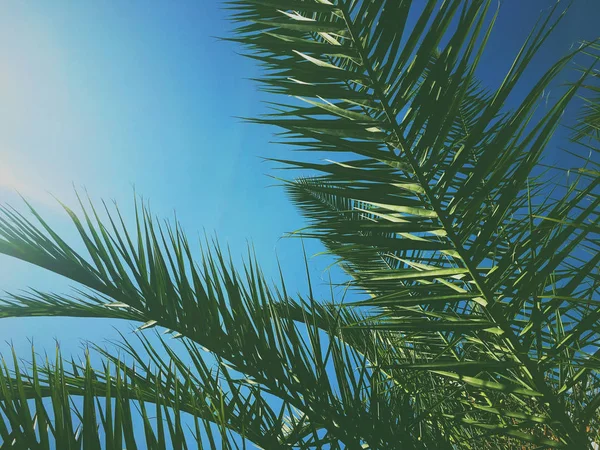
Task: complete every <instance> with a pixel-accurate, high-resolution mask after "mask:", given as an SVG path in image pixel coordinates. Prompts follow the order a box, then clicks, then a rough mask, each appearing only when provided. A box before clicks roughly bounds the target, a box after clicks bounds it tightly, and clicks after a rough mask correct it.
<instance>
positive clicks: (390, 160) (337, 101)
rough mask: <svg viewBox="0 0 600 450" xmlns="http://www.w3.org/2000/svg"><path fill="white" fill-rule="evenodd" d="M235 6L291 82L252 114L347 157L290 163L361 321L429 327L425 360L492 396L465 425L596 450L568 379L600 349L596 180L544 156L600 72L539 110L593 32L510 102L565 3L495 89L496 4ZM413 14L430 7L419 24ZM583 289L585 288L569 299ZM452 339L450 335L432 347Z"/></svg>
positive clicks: (588, 48)
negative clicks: (483, 71)
mask: <svg viewBox="0 0 600 450" xmlns="http://www.w3.org/2000/svg"><path fill="white" fill-rule="evenodd" d="M230 4H231V8H232V10H233V13H232V17H233V20H234V21H235V22H237V23H239V25H238V28H237V30H236V33H237V35H236V36H235V37H234V38H233V39H232V40H234V41H238V42H241V43H242V44H243V45H244V46H245V47H246V48H247V49H248V55H249V56H250V57H252V58H254V59H256V60H258V61H259V62H260V63H261V64H262V65H263V66H264V67H265V69H266V74H265V76H263V77H262V78H261V79H259V80H258V81H259V82H260V83H261V84H262V85H263V87H264V90H265V91H267V92H270V93H274V94H285V95H287V96H288V97H287V99H288V100H287V101H280V102H278V103H277V104H276V105H275V111H274V113H273V114H270V115H268V116H266V117H264V118H260V119H252V121H254V122H258V123H261V124H268V125H275V126H278V127H280V128H282V129H283V130H284V131H283V132H282V133H281V134H280V136H281V138H282V140H283V142H285V143H287V144H290V145H293V146H294V147H297V148H298V147H299V148H300V149H303V150H308V151H325V152H336V154H338V155H340V157H339V158H336V159H337V161H327V162H326V163H324V164H317V163H313V162H310V163H306V162H297V161H289V160H285V159H282V160H281V161H282V162H284V163H286V164H290V165H291V166H293V167H297V168H302V169H309V170H312V171H317V176H316V177H314V178H312V179H311V180H307V179H302V180H300V181H297V182H295V183H291V184H289V185H288V186H289V187H288V190H289V192H290V193H291V195H292V199H293V200H294V201H295V202H296V203H297V204H298V205H299V206H300V208H301V209H302V210H303V212H304V213H305V214H306V215H307V216H308V217H309V219H311V220H312V228H311V229H309V230H305V231H303V234H304V235H312V236H315V237H319V238H321V239H322V240H323V242H324V243H325V245H326V246H327V247H328V248H329V250H330V251H331V252H332V253H334V254H336V255H338V256H339V257H340V258H341V261H343V262H344V264H345V267H346V268H347V269H348V271H349V272H350V273H351V275H352V276H353V278H354V280H355V284H356V285H357V286H358V287H359V288H362V289H365V290H366V291H367V292H368V293H369V294H370V296H371V297H372V299H371V300H370V302H371V304H372V305H374V306H377V312H376V314H375V315H374V316H373V318H372V320H371V321H370V322H369V323H367V324H365V325H363V326H367V327H369V328H370V329H377V330H388V331H389V330H394V331H396V332H398V333H400V334H401V335H402V336H405V337H406V339H415V341H417V342H418V341H419V339H421V340H422V342H424V344H422V345H421V344H415V352H416V354H419V352H421V356H422V361H419V364H421V366H418V367H420V368H421V369H423V370H424V369H426V368H428V369H429V370H431V371H433V372H435V373H437V374H438V375H440V376H443V377H450V379H453V380H455V382H456V383H459V384H460V385H461V386H464V388H465V389H466V390H468V391H469V392H472V393H474V394H477V395H478V396H481V395H484V396H486V395H487V396H488V397H491V399H490V398H487V399H486V400H485V401H483V403H481V402H476V404H474V406H472V407H471V408H469V409H467V411H466V412H463V414H466V416H465V417H464V420H463V423H465V424H470V425H473V426H480V427H482V428H485V429H487V430H488V431H489V432H490V433H494V432H498V433H503V434H505V435H507V434H508V435H511V436H513V437H515V438H518V439H522V440H525V441H529V442H534V443H535V442H537V443H538V444H539V445H544V446H554V447H561V446H566V445H576V446H579V447H580V448H585V447H587V446H589V438H588V436H587V434H586V432H585V428H586V426H587V425H588V424H587V423H586V425H583V423H584V422H586V420H588V419H589V418H585V419H584V417H583V416H581V414H580V412H581V409H582V408H585V405H586V404H587V402H588V400H585V399H581V402H582V403H580V404H578V405H577V406H575V405H573V404H571V403H570V402H568V401H567V400H566V396H565V395H564V392H565V386H575V385H578V383H579V381H580V380H579V379H578V378H577V377H576V375H575V373H576V372H577V370H578V369H574V370H572V365H573V364H580V363H581V360H582V358H583V357H582V358H580V357H579V356H577V355H580V352H581V351H582V349H583V347H585V348H586V349H590V348H592V351H593V349H595V348H597V342H598V339H597V332H596V331H595V328H594V327H595V325H594V324H593V321H594V320H596V319H595V318H596V315H595V314H594V313H593V311H596V309H597V304H596V303H595V302H594V300H593V299H594V296H597V295H598V284H597V275H596V274H595V273H594V271H595V267H596V266H597V265H598V263H599V262H600V261H599V260H598V256H597V255H598V253H599V250H600V249H598V237H597V226H598V220H600V219H599V214H598V202H599V201H600V196H599V194H598V180H600V178H593V177H590V176H589V174H586V175H584V174H583V173H584V172H582V173H581V176H580V177H579V178H577V179H576V180H575V181H574V182H571V183H570V185H569V186H568V187H567V188H566V189H563V190H562V191H564V192H559V197H558V198H553V197H551V196H550V194H549V192H550V190H551V189H552V187H548V184H547V183H546V181H547V180H548V178H549V177H548V173H545V174H544V173H540V171H539V170H538V169H539V167H540V165H539V163H540V160H541V158H542V156H543V154H544V150H545V149H546V147H547V146H548V144H549V142H550V140H551V138H552V135H553V133H554V130H555V129H556V128H557V126H558V125H559V123H560V119H561V117H562V115H563V113H564V111H565V109H566V107H567V106H568V105H569V104H570V103H571V101H572V99H573V98H574V97H575V96H576V95H577V93H578V92H580V90H581V88H582V87H583V86H584V85H585V83H586V82H587V80H588V78H589V76H590V75H591V74H592V73H593V72H591V69H586V70H584V71H583V73H582V75H581V77H580V78H579V80H577V81H576V82H575V83H573V84H572V85H570V86H568V87H567V88H566V89H565V90H564V92H563V93H562V94H561V95H560V96H559V97H558V98H557V99H556V100H555V101H554V102H553V103H551V104H550V105H549V106H548V107H545V108H544V110H543V111H541V112H540V111H539V107H540V101H541V99H542V94H543V93H544V90H545V89H547V88H548V87H549V86H550V85H551V83H552V81H553V80H554V79H555V77H556V76H557V75H558V74H560V73H562V71H563V70H564V69H565V68H566V67H567V65H568V64H569V63H570V62H571V61H573V58H574V57H575V56H577V55H583V54H584V53H592V57H593V58H595V56H594V55H593V51H592V50H593V46H594V45H595V44H594V43H588V44H585V45H583V46H581V47H580V48H578V49H576V50H575V51H573V52H572V53H570V54H567V55H565V56H564V57H562V58H560V59H559V60H558V61H557V62H556V63H555V64H554V65H553V66H552V67H550V68H549V69H548V70H547V71H546V73H545V74H544V75H543V76H542V77H541V78H540V79H539V81H538V82H537V83H536V84H535V85H534V86H533V88H532V89H531V91H530V92H528V93H527V94H525V95H524V96H522V98H521V99H520V103H519V102H518V103H517V105H518V106H517V107H516V109H514V110H512V111H511V110H508V109H506V107H505V103H506V100H507V98H508V97H509V96H511V95H514V88H515V85H516V84H517V82H518V81H519V80H520V79H521V77H522V75H523V73H524V72H525V70H526V69H527V67H528V66H529V65H530V63H531V61H532V58H533V57H534V55H535V54H536V52H537V51H538V49H539V48H540V47H541V46H542V45H543V43H544V42H545V40H546V39H547V37H548V36H549V34H550V33H551V32H552V31H553V29H554V28H555V27H556V25H557V23H558V21H559V20H560V17H562V14H559V15H558V17H556V13H557V6H555V7H554V8H553V9H552V10H551V11H550V12H549V13H548V14H546V16H545V17H543V18H542V19H541V20H540V22H539V23H538V25H537V26H536V28H535V29H534V30H532V32H531V34H530V35H529V37H528V38H527V40H526V42H525V43H524V45H523V47H522V48H521V50H520V52H519V54H518V55H517V57H516V58H515V60H514V62H513V64H512V66H511V67H510V69H509V70H508V72H507V74H506V76H505V78H504V80H503V81H502V83H501V84H500V85H499V86H497V87H495V88H492V89H482V88H481V86H480V83H479V82H478V81H477V80H476V78H475V72H476V69H477V66H478V63H479V61H480V58H481V55H482V53H483V51H484V49H485V44H486V42H487V39H488V37H489V34H490V32H491V29H492V26H493V23H494V20H495V15H492V16H490V14H489V9H490V6H491V2H490V1H483V0H481V1H474V2H462V1H458V0H457V1H447V2H443V3H438V2H428V3H427V4H426V5H425V6H423V7H422V8H420V9H419V7H418V6H417V5H416V4H413V2H410V1H400V2H398V1H381V2H368V1H360V0H355V1H352V0H347V1H346V0H338V1H335V2H329V1H308V0H307V1H302V2H290V1H285V0H274V1H269V2H263V1H251V0H237V1H232V2H230ZM411 13H416V14H417V15H418V19H417V20H416V23H415V25H414V26H413V27H408V26H406V24H407V23H408V19H409V15H410V14H411ZM345 154H349V155H350V156H349V158H348V159H346V160H345V159H344V155H345ZM552 175H554V174H553V173H552ZM559 191H561V190H560V189H559ZM595 230H596V231H595ZM557 292H560V294H558V295H557ZM571 294H573V295H571ZM571 296H572V297H574V298H575V299H577V300H578V301H577V300H576V301H574V302H568V301H563V300H561V299H564V298H567V297H571ZM364 304H369V302H368V301H367V302H365V303H364ZM574 304H576V306H575V305H574ZM590 314H591V318H590V320H589V321H588V320H585V317H586V316H588V317H589V316H590ZM584 336H585V337H584ZM588 337H589V339H588ZM440 341H441V342H447V343H448V344H447V345H446V346H445V347H444V346H439V345H437V346H432V345H431V342H436V343H437V344H439V342H440ZM582 344H583V345H582ZM419 345H420V346H419ZM559 354H560V355H562V356H560V357H559ZM445 355H448V356H449V357H450V358H451V360H452V359H454V360H455V361H457V362H459V363H462V362H466V363H469V362H471V361H472V362H474V363H476V362H478V361H480V362H481V359H483V360H484V361H485V362H492V363H494V362H496V363H499V364H501V365H503V366H504V367H503V368H499V367H498V366H496V367H494V365H493V364H491V365H490V367H489V369H488V370H485V371H483V372H481V373H480V374H479V375H477V376H472V377H469V376H464V375H462V374H460V373H459V372H458V371H456V370H455V371H452V370H442V371H440V370H435V365H436V364H437V361H438V360H439V359H440V358H442V357H443V356H445ZM470 356H473V360H471V358H470ZM567 357H568V358H567ZM565 359H567V360H568V361H569V363H568V364H569V367H570V368H567V367H565V362H564V361H565ZM583 359H585V358H583ZM575 361H577V363H575ZM399 363H400V365H403V366H404V365H406V364H405V363H404V362H402V361H400V362H399ZM444 364H450V361H449V362H447V363H446V362H445V363H444ZM583 364H585V363H583ZM446 367H448V366H446ZM586 382H587V381H586ZM565 383H566V384H565ZM594 383H595V381H594ZM590 392H593V388H592V390H591V391H590ZM498 393H502V395H504V396H508V397H510V398H511V401H514V402H516V403H517V404H518V403H519V402H520V403H523V402H525V400H524V398H530V397H531V396H533V397H535V398H537V399H538V400H534V402H533V404H532V405H531V409H529V410H528V411H529V413H528V414H530V415H535V414H538V412H540V411H541V412H542V415H547V416H548V417H550V422H549V424H548V425H547V428H546V429H545V430H546V431H543V432H541V431H540V428H539V427H538V428H536V427H531V426H530V425H531V421H530V420H529V419H519V418H516V417H510V419H509V418H507V417H503V416H502V414H496V413H494V414H491V413H490V410H489V409H486V408H490V407H491V408H495V409H494V411H496V412H497V411H502V410H503V408H499V407H498V406H497V405H496V404H493V403H490V402H493V401H499V398H498ZM578 401H579V400H578ZM479 406H481V408H480V407H479ZM567 411H568V412H567ZM486 413H487V417H488V419H487V420H484V419H482V417H485V414H486ZM506 421H508V423H509V424H510V426H509V425H507V423H506ZM495 427H496V428H495ZM507 427H508V428H507ZM514 427H517V428H514ZM494 430H495V431H494ZM507 430H508V431H507ZM511 430H512V431H511Z"/></svg>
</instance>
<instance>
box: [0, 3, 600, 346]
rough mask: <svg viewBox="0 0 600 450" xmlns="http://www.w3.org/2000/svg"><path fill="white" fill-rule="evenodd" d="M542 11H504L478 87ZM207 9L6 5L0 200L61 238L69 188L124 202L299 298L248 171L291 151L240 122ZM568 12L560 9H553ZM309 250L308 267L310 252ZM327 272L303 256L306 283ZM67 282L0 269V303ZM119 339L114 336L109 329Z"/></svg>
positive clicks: (239, 97) (233, 63) (289, 210)
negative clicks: (211, 244) (46, 223)
mask: <svg viewBox="0 0 600 450" xmlns="http://www.w3.org/2000/svg"><path fill="white" fill-rule="evenodd" d="M553 3H554V2H553V1H548V0H528V1H523V0H505V1H503V2H502V6H501V12H500V17H499V19H498V24H497V27H496V29H495V32H494V34H493V36H492V39H491V42H490V44H489V47H488V50H487V53H486V56H485V57H484V60H483V62H482V69H481V70H480V73H479V76H480V78H482V79H483V81H484V83H486V84H494V83H497V82H499V81H500V80H501V79H502V77H503V76H504V74H505V72H506V70H507V69H508V68H509V66H510V63H511V61H512V57H513V56H514V55H515V54H516V52H517V51H518V48H519V47H520V45H521V44H522V42H523V40H524V38H525V36H526V35H527V33H528V31H529V29H530V27H531V26H532V25H533V24H534V23H535V21H536V19H537V17H538V15H539V12H540V11H541V10H542V9H543V8H547V7H548V6H550V5H552V4H553ZM219 4H220V2H218V1H198V0H196V1H184V0H182V1H179V2H176V3H173V2H167V1H159V0H156V1H153V2H151V3H147V2H141V1H133V0H132V1H128V2H119V1H114V0H113V1H103V0H97V1H93V2H91V1H89V2H66V1H65V2H56V1H55V2H48V1H44V0H37V1H36V0H30V1H27V2H23V1H17V0H4V1H2V2H1V5H0V62H1V64H2V70H0V99H1V105H2V106H1V107H0V202H1V203H5V202H10V203H12V204H16V205H19V204H20V203H19V202H20V201H19V200H18V198H17V197H16V196H15V194H14V189H18V190H19V191H20V192H21V193H22V194H24V195H25V196H26V197H27V198H29V199H30V200H31V201H32V202H33V204H34V205H36V206H38V207H39V208H40V210H41V211H42V212H44V213H45V214H46V215H47V216H48V217H49V219H50V222H51V223H53V224H54V225H55V226H56V227H57V228H58V229H59V230H61V231H63V232H64V233H66V234H67V235H72V229H71V228H70V226H69V224H68V223H67V222H66V218H65V216H64V215H63V214H62V213H61V212H60V211H59V209H58V207H57V204H56V202H55V201H54V200H53V199H52V197H51V196H50V195H49V194H48V193H47V192H51V193H52V194H54V195H56V196H57V197H59V198H60V199H61V200H64V201H65V202H66V203H71V204H73V202H74V194H73V188H72V186H73V185H75V186H76V187H79V188H81V187H86V188H87V190H88V191H89V193H90V195H91V196H92V198H94V199H101V198H103V199H115V200H116V201H117V202H118V203H119V204H120V205H121V208H122V209H123V210H125V211H126V210H127V209H128V208H129V209H130V207H131V206H132V198H133V190H132V187H133V186H135V189H136V191H137V192H138V193H140V194H142V195H143V196H144V198H146V199H148V200H149V201H150V203H151V205H152V210H153V212H154V213H155V214H156V215H158V216H160V217H169V216H171V215H172V212H173V211H174V210H175V211H177V217H178V219H179V220H180V221H181V222H182V224H183V226H184V229H185V230H187V232H188V233H189V234H190V236H193V235H194V234H195V233H196V232H198V231H199V232H202V230H203V229H205V230H206V231H207V232H208V233H212V232H213V231H216V232H217V235H218V236H219V238H220V239H221V241H222V242H224V243H225V242H226V243H229V244H230V246H231V249H232V253H233V254H234V255H238V254H242V253H243V252H244V251H245V247H246V242H247V241H252V242H253V244H254V246H255V248H256V251H257V253H258V256H259V260H260V261H261V262H262V265H263V268H264V270H265V272H266V273H267V275H269V276H273V277H275V276H276V258H275V256H276V253H277V254H278V255H279V257H280V260H281V263H282V266H283V268H284V272H285V273H286V274H287V279H288V283H289V285H290V286H291V288H292V291H296V290H301V291H303V290H305V286H306V283H305V277H304V266H303V261H302V249H301V246H300V243H299V242H298V241H295V240H281V239H280V237H281V236H282V235H283V234H284V233H285V232H288V231H292V230H295V229H298V228H300V227H301V226H302V220H301V218H300V216H299V215H298V213H297V212H296V211H295V209H294V208H293V207H292V206H291V205H290V204H289V202H288V201H287V199H286V198H285V195H284V193H283V191H282V189H279V188H272V187H271V188H269V187H268V186H269V185H271V184H273V181H272V180H270V179H269V178H267V177H266V176H264V174H265V173H269V172H271V173H272V170H271V166H270V165H269V164H267V163H264V162H262V160H261V159H260V157H269V156H271V157H272V156H281V155H284V154H285V153H286V152H288V151H289V149H287V148H285V147H281V146H277V145H273V144H270V143H269V141H271V140H272V132H273V130H271V129H268V128H266V127H257V126H253V125H247V124H242V123H241V122H240V120H239V119H236V118H235V117H236V116H237V117H239V116H255V115H257V114H259V113H260V112H262V111H265V106H264V105H262V104H261V101H262V100H265V99H267V97H265V95H263V94H261V93H259V92H257V89H256V87H255V85H254V83H253V82H251V81H248V78H251V77H253V76H256V75H257V74H258V70H257V68H256V67H255V64H254V62H252V61H250V60H247V59H245V58H242V57H241V56H239V55H237V54H236V53H235V51H236V50H239V49H236V48H235V46H233V45H231V44H229V43H225V42H220V41H218V40H217V39H215V36H226V35H227V31H228V29H229V28H230V24H229V23H228V22H227V21H226V12H225V11H222V10H220V6H219ZM565 6H566V2H565ZM598 17H600V2H598V1H597V0H574V4H573V7H572V9H571V11H570V12H569V14H568V16H567V18H566V19H565V20H564V21H563V22H562V23H561V25H560V27H559V29H558V30H557V32H556V33H555V34H554V35H553V36H552V37H551V38H550V40H549V42H548V43H547V45H546V46H545V48H544V49H543V50H542V52H541V53H540V54H539V56H538V58H537V60H536V65H535V67H533V68H532V69H531V70H530V72H529V73H528V74H527V76H526V77H525V79H524V80H523V83H522V87H523V88H526V87H527V84H528V83H531V82H532V80H533V79H534V77H535V76H536V75H539V74H540V72H541V71H542V70H543V69H544V68H547V67H548V66H549V64H551V62H552V61H554V60H555V58H556V57H557V56H558V55H562V54H564V53H565V52H566V51H567V50H568V49H569V47H570V46H571V45H572V44H573V43H574V42H576V41H578V40H580V39H592V38H595V37H597V34H598V31H597V18H598ZM319 248H320V247H319V246H318V245H317V244H316V243H311V244H309V245H308V247H307V251H308V253H309V254H313V253H315V252H317V251H318V250H319ZM327 264H328V261H327V260H326V259H323V258H312V260H311V274H312V276H313V277H315V279H317V280H318V278H319V277H321V276H322V275H323V270H324V269H325V267H326V266H327ZM27 286H32V287H36V288H41V289H49V290H55V291H64V290H65V287H66V284H65V283H64V282H63V281H62V280H59V279H57V277H56V276H53V275H50V274H45V273H43V272H42V271H40V270H38V269H35V268H32V267H30V266H28V265H26V264H24V263H20V262H16V261H13V260H9V259H8V258H6V257H3V258H0V289H6V290H9V291H14V290H16V289H20V288H25V287H27ZM114 325H115V324H114V323H112V322H110V321H107V320H76V319H6V320H4V321H3V322H2V327H1V328H0V340H8V339H12V340H13V341H14V343H15V344H16V346H17V348H18V349H19V350H23V351H25V349H26V348H28V345H29V344H28V343H27V338H29V337H33V338H34V339H35V340H36V342H37V343H38V348H39V347H40V346H41V347H45V348H48V349H50V348H51V347H52V345H53V343H52V340H51V339H52V338H54V337H56V338H57V339H59V340H60V341H61V342H63V347H64V348H65V350H66V351H67V352H68V351H72V350H74V349H76V348H77V346H78V344H77V342H78V339H79V338H81V337H86V338H89V339H91V340H95V341H98V340H101V339H103V338H114V337H116V332H115V331H114V330H113V328H112V327H113V326H114ZM119 327H120V328H121V329H127V327H125V326H123V325H122V324H121V325H119Z"/></svg>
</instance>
